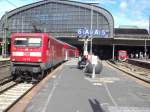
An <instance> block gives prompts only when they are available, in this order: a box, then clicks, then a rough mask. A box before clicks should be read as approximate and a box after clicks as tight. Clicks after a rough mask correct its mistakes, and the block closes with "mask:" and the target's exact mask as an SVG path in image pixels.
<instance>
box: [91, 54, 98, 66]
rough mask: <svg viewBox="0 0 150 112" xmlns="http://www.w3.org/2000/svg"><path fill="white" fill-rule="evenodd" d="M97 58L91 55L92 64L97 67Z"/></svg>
mask: <svg viewBox="0 0 150 112" xmlns="http://www.w3.org/2000/svg"><path fill="white" fill-rule="evenodd" d="M97 61H98V58H97V56H94V55H92V64H93V65H97Z"/></svg>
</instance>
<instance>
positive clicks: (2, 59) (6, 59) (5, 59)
mask: <svg viewBox="0 0 150 112" xmlns="http://www.w3.org/2000/svg"><path fill="white" fill-rule="evenodd" d="M8 60H10V57H7V58H3V57H2V56H1V55H0V61H8Z"/></svg>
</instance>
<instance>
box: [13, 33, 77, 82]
mask: <svg viewBox="0 0 150 112" xmlns="http://www.w3.org/2000/svg"><path fill="white" fill-rule="evenodd" d="M78 52H79V51H78V49H77V48H76V47H74V46H71V45H69V44H67V43H64V42H62V41H59V40H57V39H55V38H54V37H52V36H50V35H48V34H47V33H12V34H11V58H10V61H11V74H12V76H13V79H14V80H16V79H20V80H41V79H42V78H43V77H44V75H45V71H46V70H48V69H49V68H52V67H54V66H56V65H58V64H60V63H62V62H63V61H65V60H68V59H69V58H70V57H78V54H79V53H78Z"/></svg>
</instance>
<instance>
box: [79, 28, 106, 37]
mask: <svg viewBox="0 0 150 112" xmlns="http://www.w3.org/2000/svg"><path fill="white" fill-rule="evenodd" d="M78 35H79V36H90V35H92V36H100V37H106V36H107V35H108V31H106V30H103V29H101V30H99V29H95V30H88V29H78Z"/></svg>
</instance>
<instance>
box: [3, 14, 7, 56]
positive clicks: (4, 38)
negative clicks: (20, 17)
mask: <svg viewBox="0 0 150 112" xmlns="http://www.w3.org/2000/svg"><path fill="white" fill-rule="evenodd" d="M7 31H8V23H7V12H6V13H5V15H4V25H3V42H2V43H3V44H2V56H3V57H4V58H6V52H7V45H6V44H7Z"/></svg>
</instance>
